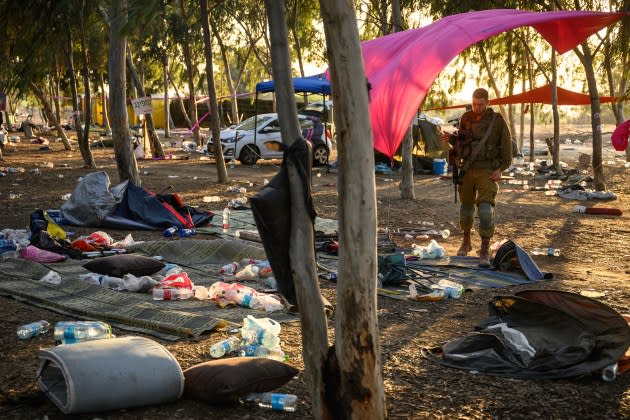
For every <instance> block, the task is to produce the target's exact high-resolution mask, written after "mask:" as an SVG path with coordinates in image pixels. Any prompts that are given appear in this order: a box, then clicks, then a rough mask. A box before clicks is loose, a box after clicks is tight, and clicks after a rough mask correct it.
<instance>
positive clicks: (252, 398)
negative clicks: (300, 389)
mask: <svg viewBox="0 0 630 420" xmlns="http://www.w3.org/2000/svg"><path fill="white" fill-rule="evenodd" d="M242 400H243V402H247V403H255V404H258V406H259V407H264V408H271V409H272V410H276V411H290V412H293V411H295V409H296V404H297V395H294V394H277V393H272V392H262V393H251V394H247V395H245V396H244V397H243V398H242Z"/></svg>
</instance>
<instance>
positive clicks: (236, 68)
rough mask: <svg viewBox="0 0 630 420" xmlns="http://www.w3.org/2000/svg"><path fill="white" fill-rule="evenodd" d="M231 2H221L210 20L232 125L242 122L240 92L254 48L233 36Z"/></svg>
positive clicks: (216, 6)
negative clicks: (217, 49)
mask: <svg viewBox="0 0 630 420" xmlns="http://www.w3.org/2000/svg"><path fill="white" fill-rule="evenodd" d="M230 7H232V5H231V4H230V3H229V2H219V3H217V4H216V5H215V6H214V7H213V10H212V15H211V17H210V20H209V25H210V29H211V30H212V36H213V38H214V40H215V41H216V43H217V46H218V47H219V54H220V57H221V64H222V65H223V72H222V74H223V77H224V78H225V83H226V86H227V89H228V92H229V95H230V108H231V121H230V122H231V124H237V123H238V122H239V121H240V117H239V112H238V96H237V94H238V91H239V88H240V86H241V83H242V81H243V74H244V72H245V68H246V66H247V65H248V63H249V58H250V57H251V55H252V52H253V47H252V46H251V44H250V43H248V42H244V41H243V40H242V39H241V38H240V37H233V36H232V33H233V32H232V29H233V24H234V22H233V18H232V17H231V13H230V10H229V8H230Z"/></svg>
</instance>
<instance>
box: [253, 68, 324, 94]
mask: <svg viewBox="0 0 630 420" xmlns="http://www.w3.org/2000/svg"><path fill="white" fill-rule="evenodd" d="M275 89H276V86H275V82H274V81H273V80H268V81H266V82H259V83H256V93H265V92H273V91H275ZM293 90H294V91H295V92H306V93H319V94H322V95H330V81H329V80H328V79H326V77H325V76H324V74H323V73H322V74H316V75H314V76H307V77H294V78H293Z"/></svg>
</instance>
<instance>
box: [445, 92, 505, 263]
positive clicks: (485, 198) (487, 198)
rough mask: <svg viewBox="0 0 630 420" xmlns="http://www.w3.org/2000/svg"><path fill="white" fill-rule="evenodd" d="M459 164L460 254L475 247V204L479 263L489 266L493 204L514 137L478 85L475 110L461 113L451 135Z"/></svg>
mask: <svg viewBox="0 0 630 420" xmlns="http://www.w3.org/2000/svg"><path fill="white" fill-rule="evenodd" d="M450 141H451V144H452V145H453V148H454V152H455V155H456V156H455V157H456V164H457V166H458V167H459V179H458V183H459V189H458V191H459V199H460V202H461V206H460V211H459V225H460V227H461V228H462V230H463V231H464V240H463V242H462V244H461V246H460V247H459V250H458V251H457V255H459V256H465V255H468V253H469V252H470V251H471V250H472V243H471V239H470V231H471V229H472V226H473V217H474V214H475V206H476V207H477V215H478V217H479V236H481V249H480V250H479V265H480V266H481V267H490V256H489V248H490V238H492V236H493V235H494V207H495V204H496V202H495V197H496V195H497V191H498V182H499V180H500V179H501V172H503V171H504V170H505V169H507V168H508V167H509V166H510V164H511V163H512V139H511V136H510V131H509V129H508V126H507V124H506V123H505V121H504V120H503V118H502V117H501V115H500V114H498V113H496V112H494V111H493V110H492V108H489V107H488V91H487V90H486V89H483V88H479V89H476V90H475V91H474V92H473V96H472V110H470V111H467V112H465V113H464V115H462V117H461V119H460V121H459V127H458V133H457V134H456V135H452V136H451V137H450Z"/></svg>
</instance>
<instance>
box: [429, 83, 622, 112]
mask: <svg viewBox="0 0 630 420" xmlns="http://www.w3.org/2000/svg"><path fill="white" fill-rule="evenodd" d="M557 90H558V105H590V104H591V97H590V96H589V95H586V94H584V93H578V92H573V91H571V90H567V89H563V88H561V87H558V89H557ZM616 100H617V98H616V97H614V96H600V97H599V102H600V103H602V104H604V103H608V102H615V101H616ZM488 104H490V105H508V104H551V85H545V86H541V87H539V88H536V89H532V90H529V91H527V92H523V93H519V94H517V95H510V96H504V97H503V98H497V99H490V100H489V101H488ZM466 105H468V104H460V105H451V106H444V107H439V108H430V109H427V110H426V111H434V110H441V109H455V108H465V107H466Z"/></svg>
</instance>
